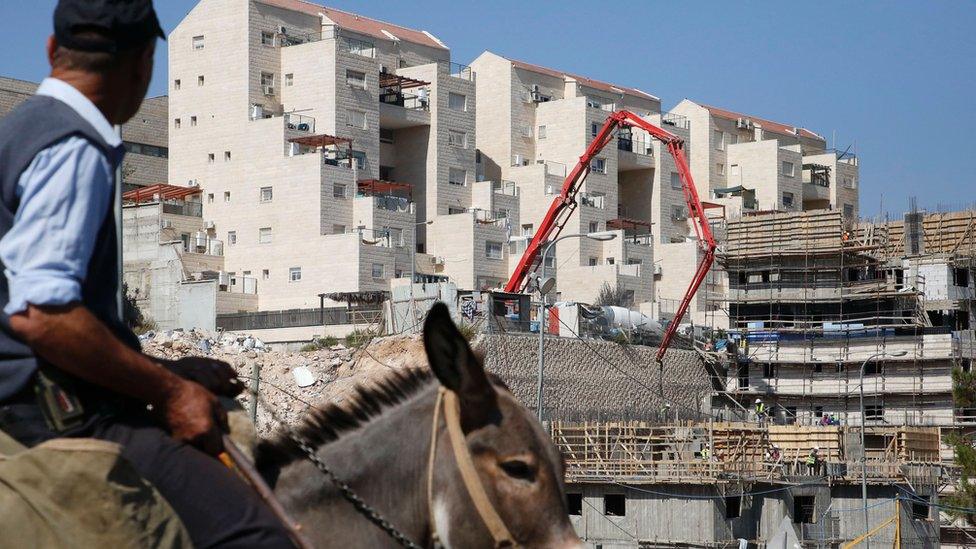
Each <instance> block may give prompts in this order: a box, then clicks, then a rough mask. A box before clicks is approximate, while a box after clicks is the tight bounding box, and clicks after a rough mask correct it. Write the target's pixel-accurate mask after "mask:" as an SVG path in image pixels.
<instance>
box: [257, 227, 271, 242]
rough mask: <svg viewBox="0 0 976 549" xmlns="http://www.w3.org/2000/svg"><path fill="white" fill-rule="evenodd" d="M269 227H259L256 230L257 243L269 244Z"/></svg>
mask: <svg viewBox="0 0 976 549" xmlns="http://www.w3.org/2000/svg"><path fill="white" fill-rule="evenodd" d="M271 240H272V234H271V227H261V228H260V229H258V242H259V243H261V244H271Z"/></svg>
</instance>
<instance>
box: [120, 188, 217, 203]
mask: <svg viewBox="0 0 976 549" xmlns="http://www.w3.org/2000/svg"><path fill="white" fill-rule="evenodd" d="M202 192H203V191H202V190H201V189H200V187H180V186H177V185H167V184H166V183H157V184H155V185H149V186H148V187H140V188H138V189H132V190H131V191H129V192H127V193H125V194H123V195H122V200H123V201H126V202H135V203H137V204H139V203H142V202H156V201H159V200H182V199H185V198H186V197H188V196H193V195H195V194H200V193H202Z"/></svg>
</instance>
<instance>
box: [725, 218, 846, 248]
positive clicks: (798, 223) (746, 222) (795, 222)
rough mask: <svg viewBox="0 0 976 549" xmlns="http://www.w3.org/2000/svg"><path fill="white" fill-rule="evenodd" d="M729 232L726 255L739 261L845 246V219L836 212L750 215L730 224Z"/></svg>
mask: <svg viewBox="0 0 976 549" xmlns="http://www.w3.org/2000/svg"><path fill="white" fill-rule="evenodd" d="M726 231H727V237H726V241H725V250H726V254H727V255H729V256H735V257H739V258H748V257H756V256H767V255H769V254H770V253H790V252H797V253H811V254H817V253H823V252H836V251H839V250H840V249H841V247H842V246H843V245H844V240H843V234H844V225H843V219H842V217H841V214H840V212H836V211H826V210H817V211H810V212H795V213H783V214H767V215H758V216H747V217H742V218H740V219H736V220H733V221H729V222H728V223H727V225H726Z"/></svg>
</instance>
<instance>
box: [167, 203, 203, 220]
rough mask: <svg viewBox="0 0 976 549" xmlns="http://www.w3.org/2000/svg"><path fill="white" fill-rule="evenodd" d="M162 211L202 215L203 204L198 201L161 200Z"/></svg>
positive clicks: (195, 215) (193, 215)
mask: <svg viewBox="0 0 976 549" xmlns="http://www.w3.org/2000/svg"><path fill="white" fill-rule="evenodd" d="M163 213H166V214H174V215H186V216H190V217H203V204H201V203H199V202H180V201H167V202H163Z"/></svg>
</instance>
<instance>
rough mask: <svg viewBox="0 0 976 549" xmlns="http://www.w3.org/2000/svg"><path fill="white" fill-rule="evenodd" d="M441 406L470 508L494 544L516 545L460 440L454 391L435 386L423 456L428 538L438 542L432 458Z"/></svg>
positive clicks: (469, 454) (497, 546)
mask: <svg viewBox="0 0 976 549" xmlns="http://www.w3.org/2000/svg"><path fill="white" fill-rule="evenodd" d="M442 408H443V410H444V423H445V424H446V426H447V438H448V440H449V441H450V442H451V449H452V451H453V452H454V461H455V463H456V464H457V468H458V471H459V472H460V473H461V479H462V480H463V481H464V488H465V489H466V490H467V492H468V496H469V497H470V498H471V502H472V503H474V508H475V510H476V511H477V512H478V515H479V516H480V517H481V521H482V522H483V523H484V524H485V526H486V527H487V528H488V531H489V532H490V533H491V537H492V538H494V540H495V547H496V548H501V547H518V544H517V543H515V541H514V540H513V539H512V534H511V533H509V531H508V528H506V527H505V522H504V521H503V520H502V518H501V517H500V516H499V515H498V511H496V510H495V506H494V505H492V504H491V500H489V499H488V493H487V492H486V491H485V486H484V484H482V482H481V478H480V477H478V471H477V469H475V467H474V461H473V460H472V458H471V452H470V451H468V446H467V445H466V444H465V443H464V433H463V432H462V431H461V406H460V404H459V403H458V398H457V393H455V392H454V391H449V390H447V389H445V388H444V387H440V388H439V389H438V390H437V401H436V402H435V403H434V419H433V422H432V423H431V429H430V455H429V456H428V459H427V509H428V514H429V515H430V524H431V528H430V529H431V539H432V541H433V543H434V546H435V547H438V546H440V543H441V540H440V535H439V534H438V533H437V524H436V523H435V521H434V460H435V456H436V454H437V434H438V431H439V429H438V428H439V427H440V412H441V409H442Z"/></svg>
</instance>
